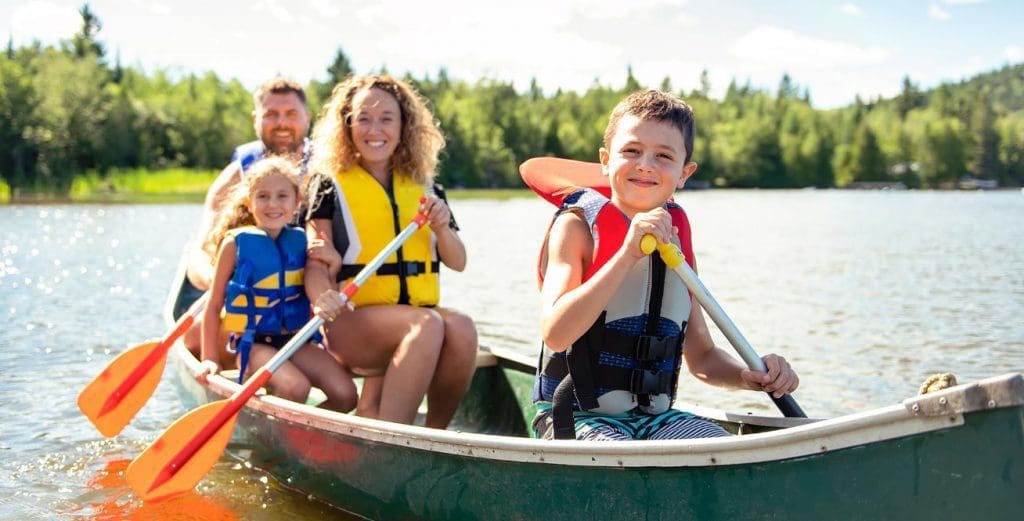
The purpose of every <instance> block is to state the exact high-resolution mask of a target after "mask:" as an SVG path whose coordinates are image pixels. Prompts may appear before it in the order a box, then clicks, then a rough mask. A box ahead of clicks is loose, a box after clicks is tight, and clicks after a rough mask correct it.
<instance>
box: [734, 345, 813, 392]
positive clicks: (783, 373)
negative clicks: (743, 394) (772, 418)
mask: <svg viewBox="0 0 1024 521" xmlns="http://www.w3.org/2000/svg"><path fill="white" fill-rule="evenodd" d="M761 360H763V361H764V365H765V367H766V368H767V369H768V372H767V373H762V372H761V371H752V370H750V369H744V370H743V371H742V372H740V376H741V377H742V378H743V382H744V383H746V384H747V387H748V388H750V389H754V390H760V391H764V392H767V393H771V395H772V396H774V397H776V398H781V397H782V396H783V395H785V394H789V393H791V392H793V391H795V390H796V388H797V387H799V386H800V377H798V376H797V375H796V372H794V371H793V368H792V367H790V366H789V362H787V361H786V359H785V358H783V357H781V356H779V355H775V354H770V355H765V356H764V357H763V358H762V359H761Z"/></svg>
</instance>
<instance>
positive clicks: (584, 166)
mask: <svg viewBox="0 0 1024 521" xmlns="http://www.w3.org/2000/svg"><path fill="white" fill-rule="evenodd" d="M519 175H520V176H522V178H523V181H524V182H525V183H526V185H527V186H529V187H530V189H531V190H533V191H534V192H536V193H537V195H539V196H541V197H543V198H544V199H547V200H548V202H550V203H552V204H554V205H561V204H562V199H563V198H564V197H565V196H566V195H569V194H570V193H572V192H573V191H574V190H575V189H576V188H584V187H586V188H593V189H595V190H598V191H600V192H602V193H604V194H605V195H608V194H609V193H610V192H609V185H608V176H606V175H603V174H602V172H601V165H600V164H599V163H588V162H585V161H576V160H574V159H562V158H559V157H535V158H533V159H528V160H526V162H524V163H523V164H521V165H519Z"/></svg>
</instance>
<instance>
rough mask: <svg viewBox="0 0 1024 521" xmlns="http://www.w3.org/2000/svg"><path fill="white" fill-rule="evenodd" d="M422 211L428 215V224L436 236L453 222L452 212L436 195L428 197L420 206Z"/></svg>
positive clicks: (425, 197)
mask: <svg viewBox="0 0 1024 521" xmlns="http://www.w3.org/2000/svg"><path fill="white" fill-rule="evenodd" d="M420 211H421V212H423V213H424V214H426V215H427V224H429V225H430V229H431V230H433V231H434V234H435V235H436V234H437V233H438V232H439V231H441V230H444V229H445V228H447V227H448V226H449V224H450V223H451V220H452V211H451V209H449V208H448V205H447V204H446V203H445V202H444V200H443V199H441V198H440V197H437V196H436V195H426V196H424V197H423V202H422V203H421V204H420Z"/></svg>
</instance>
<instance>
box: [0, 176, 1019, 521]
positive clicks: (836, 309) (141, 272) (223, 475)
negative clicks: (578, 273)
mask: <svg viewBox="0 0 1024 521" xmlns="http://www.w3.org/2000/svg"><path fill="white" fill-rule="evenodd" d="M680 200H681V202H682V203H683V206H684V207H685V208H686V210H687V212H688V213H689V215H690V219H691V221H692V224H693V233H694V246H695V252H696V255H697V259H698V264H699V271H700V273H701V276H702V278H703V279H704V281H705V284H706V285H707V286H708V288H709V289H710V290H711V292H712V293H713V294H714V295H715V296H716V298H717V299H718V300H719V301H720V303H721V304H722V306H723V307H724V308H725V310H726V311H727V312H728V313H729V315H730V316H731V317H732V318H733V319H734V321H735V322H736V323H737V325H738V326H739V328H740V330H741V331H743V333H744V335H745V336H746V337H747V338H748V339H749V340H750V341H751V343H752V344H753V345H754V346H755V348H757V349H758V351H760V352H761V353H762V354H764V353H768V352H773V351H774V352H778V353H781V354H784V355H786V356H787V357H788V358H789V359H790V360H791V361H793V363H794V365H795V366H796V367H797V369H798V370H799V372H800V375H801V380H802V385H801V389H800V390H799V391H798V392H797V394H796V398H797V399H798V401H799V402H800V404H801V405H802V406H803V408H804V409H805V410H807V412H808V413H809V414H811V415H812V416H834V415H836V414H841V413H848V412H853V411H858V410H862V409H865V408H868V407H872V406H880V405H888V404H892V403H896V402H897V401H899V400H901V399H903V398H905V397H907V396H909V395H911V394H913V393H914V392H916V389H917V386H918V385H919V384H920V382H921V381H922V380H924V378H925V377H927V376H928V375H929V374H931V373H933V372H938V371H952V372H954V373H956V374H957V376H959V377H960V380H961V381H969V380H974V379H977V378H981V377H985V376H991V375H995V374H1000V373H1005V372H1010V371H1024V321H1022V320H1021V318H1020V314H1021V312H1022V311H1024V248H1021V246H1020V245H1021V244H1024V197H1022V196H1021V194H1020V193H1017V192H999V193H983V194H981V193H978V194H976V193H939V192H935V193H930V192H903V193H881V192H875V193H867V192H839V191H778V192H775V191H746V192H736V191H707V192H688V193H684V194H681V195H680ZM453 207H454V212H455V214H456V215H457V217H458V219H459V223H460V225H461V226H462V228H463V230H462V235H463V237H464V239H465V241H466V244H467V247H468V249H469V255H470V257H469V266H468V269H467V271H466V272H464V273H452V272H445V273H444V275H443V277H442V278H443V284H444V290H443V292H444V296H443V300H444V302H445V303H446V304H447V305H451V306H454V307H458V308H461V309H464V310H468V311H469V312H470V313H471V314H472V315H473V316H474V317H475V318H476V320H477V322H478V325H479V328H480V331H481V340H482V342H484V343H488V344H495V345H501V346H504V347H512V348H515V349H518V350H521V351H523V352H527V353H535V352H536V349H537V346H538V345H539V339H538V333H537V331H538V329H537V315H538V303H537V294H536V274H535V266H536V253H537V249H538V246H539V244H540V240H541V237H542V236H543V234H544V231H545V229H546V226H547V223H548V220H549V219H550V217H551V214H552V210H553V208H552V207H550V206H548V205H547V204H546V203H544V202H542V201H540V200H534V199H519V200H509V201H486V200H456V201H453ZM198 215H199V207H198V206H194V205H181V206H6V207H0V317H3V319H4V320H3V323H4V326H5V327H3V328H0V473H2V475H4V476H9V478H8V479H5V480H3V481H0V518H3V519H50V518H53V517H54V516H55V515H57V516H61V517H66V518H74V519H124V518H129V519H168V518H175V519H190V518H192V519H211V518H212V519H233V518H235V517H237V518H239V519H254V518H255V519H260V518H282V517H287V518H297V519H319V518H323V517H332V518H337V517H338V516H342V515H343V514H342V513H341V512H340V511H338V510H335V509H333V508H331V507H328V506H326V505H323V504H321V503H319V502H316V501H315V500H310V499H309V498H307V497H306V496H305V495H303V494H301V493H297V492H291V491H289V490H287V489H286V488H284V486H282V484H280V483H278V482H277V481H276V480H274V479H273V478H270V477H269V476H267V475H266V474H265V473H264V472H262V471H260V470H259V469H253V468H251V467H247V466H246V465H244V464H242V463H239V462H236V461H234V460H231V459H228V458H225V459H223V460H221V462H220V463H218V464H217V466H216V467H215V468H214V470H213V471H212V472H211V474H210V476H209V477H208V478H207V479H205V480H204V481H203V482H202V484H201V485H200V487H199V488H197V491H196V492H195V493H194V494H191V495H189V496H186V497H183V498H179V499H178V500H176V501H174V502H165V503H158V504H156V505H143V504H141V503H140V502H138V501H137V500H136V499H135V498H134V497H133V495H132V494H131V493H130V492H129V491H128V489H127V487H126V485H125V483H124V468H123V467H124V464H125V462H127V461H129V460H130V459H131V458H133V457H134V456H136V455H137V454H138V453H139V452H141V450H142V449H143V448H145V446H146V445H147V444H148V443H149V442H150V441H152V440H153V439H154V438H155V437H156V436H157V435H158V434H159V433H160V432H161V431H162V430H163V429H164V428H165V427H166V426H167V425H168V424H169V423H170V422H171V421H172V420H173V419H175V418H177V417H179V416H180V415H181V414H182V413H183V412H184V411H183V410H182V409H181V407H180V405H179V404H178V401H177V398H176V396H175V393H174V389H173V386H172V385H170V383H169V382H165V383H164V384H162V385H161V386H160V387H158V388H157V391H156V393H155V395H154V396H153V398H152V399H151V400H150V401H149V403H148V404H147V405H146V407H145V408H143V409H142V411H141V412H140V413H139V415H138V416H137V417H136V419H135V420H134V421H133V422H132V424H131V425H129V426H128V427H127V428H126V429H125V431H124V432H123V433H122V434H121V435H120V436H118V437H117V438H115V439H113V440H102V439H101V437H100V436H99V435H98V434H97V433H96V432H95V431H94V430H93V429H92V426H91V425H90V424H89V422H88V421H87V420H86V419H85V418H84V417H82V416H81V415H80V414H79V413H78V409H77V407H76V406H75V396H76V395H77V393H78V391H79V390H80V389H81V388H82V387H83V386H84V385H85V384H86V383H87V382H88V381H89V380H90V379H91V378H92V377H93V376H95V375H96V374H98V373H99V371H100V370H101V369H102V368H103V367H104V366H105V365H106V363H107V362H109V361H110V360H111V359H112V358H113V356H115V355H116V354H117V353H119V352H120V351H121V350H122V349H123V348H124V347H125V346H129V345H135V344H137V343H139V342H141V341H143V340H145V339H146V338H150V337H157V336H160V335H161V334H163V332H164V331H163V328H164V326H163V323H162V320H161V308H162V305H163V299H164V296H165V292H166V290H167V288H168V287H169V286H170V282H171V280H170V279H171V277H172V275H173V272H174V270H175V267H176V264H177V260H178V257H179V255H180V253H181V250H182V245H183V244H184V242H185V240H186V238H187V237H188V236H189V235H190V233H191V232H192V227H193V226H194V223H195V222H196V220H197V219H198ZM717 341H718V342H719V344H720V345H723V346H726V345H727V344H726V343H725V340H724V339H723V338H722V337H720V336H719V337H717ZM681 394H682V396H683V397H684V399H689V400H690V401H698V402H700V403H704V404H709V405H717V406H723V407H726V408H730V409H755V410H761V411H769V410H771V405H770V402H768V401H767V400H766V399H765V398H764V397H763V396H762V395H760V394H758V393H740V392H734V393H731V392H721V391H718V390H716V389H713V388H710V387H707V386H704V385H702V384H699V383H695V382H694V381H693V379H687V380H686V381H685V382H684V383H683V385H682V389H681ZM285 485H286V483H285Z"/></svg>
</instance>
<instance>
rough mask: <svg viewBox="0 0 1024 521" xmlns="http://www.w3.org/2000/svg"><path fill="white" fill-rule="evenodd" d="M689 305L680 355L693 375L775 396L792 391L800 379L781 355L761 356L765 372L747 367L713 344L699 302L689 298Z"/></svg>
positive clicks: (716, 383) (734, 387)
mask: <svg viewBox="0 0 1024 521" xmlns="http://www.w3.org/2000/svg"><path fill="white" fill-rule="evenodd" d="M690 305H691V308H690V318H689V322H688V323H687V325H686V338H685V340H684V341H683V357H684V358H685V359H686V366H687V368H688V369H689V370H690V373H691V374H693V376H695V377H697V378H698V379H700V380H702V381H704V382H705V383H708V384H711V385H716V386H719V387H729V388H733V389H747V390H753V391H765V392H769V393H772V394H773V395H775V397H776V398H778V397H781V396H782V395H783V394H786V393H791V392H793V391H795V390H796V388H797V386H798V385H799V384H800V378H799V377H798V376H797V374H796V373H795V372H794V371H793V369H792V368H790V366H789V363H788V362H787V361H786V359H785V358H783V357H781V356H778V355H775V354H769V355H765V356H764V357H762V360H763V361H764V364H765V366H766V367H767V369H768V372H767V373H762V372H760V371H753V370H750V369H748V368H747V367H746V366H745V365H743V364H742V363H740V362H739V361H738V360H736V359H735V358H733V357H732V356H731V355H730V354H729V353H728V352H726V351H725V350H724V349H722V348H720V347H717V346H715V344H714V342H713V341H712V339H711V332H710V331H709V330H708V325H707V322H706V321H705V320H704V312H703V311H702V310H701V307H700V304H698V303H697V300H696V299H694V298H692V297H691V299H690Z"/></svg>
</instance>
